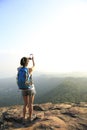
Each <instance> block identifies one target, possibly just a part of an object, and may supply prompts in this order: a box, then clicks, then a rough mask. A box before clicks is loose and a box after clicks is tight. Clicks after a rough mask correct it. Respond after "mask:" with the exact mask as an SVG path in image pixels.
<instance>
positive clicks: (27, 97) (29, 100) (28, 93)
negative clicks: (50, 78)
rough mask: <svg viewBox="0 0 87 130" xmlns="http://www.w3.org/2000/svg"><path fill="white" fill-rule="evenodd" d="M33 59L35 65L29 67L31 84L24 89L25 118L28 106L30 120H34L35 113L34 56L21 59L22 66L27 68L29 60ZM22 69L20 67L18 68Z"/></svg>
mask: <svg viewBox="0 0 87 130" xmlns="http://www.w3.org/2000/svg"><path fill="white" fill-rule="evenodd" d="M30 60H32V64H33V66H32V67H31V68H28V72H29V76H30V85H29V88H28V89H25V90H22V95H23V100H24V106H23V119H24V120H25V116H26V108H27V107H28V112H29V120H30V121H31V120H32V115H33V102H34V96H35V94H36V91H35V87H34V84H33V81H32V72H33V70H34V67H35V62H34V57H33V55H32V58H26V57H23V58H22V59H21V61H20V65H21V68H22V67H24V68H27V66H28V63H29V61H30ZM18 70H20V68H19V69H18Z"/></svg>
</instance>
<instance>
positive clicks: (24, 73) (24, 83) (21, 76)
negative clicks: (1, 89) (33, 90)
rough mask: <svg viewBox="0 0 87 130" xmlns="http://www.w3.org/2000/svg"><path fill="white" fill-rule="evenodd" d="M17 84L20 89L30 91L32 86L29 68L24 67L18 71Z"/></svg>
mask: <svg viewBox="0 0 87 130" xmlns="http://www.w3.org/2000/svg"><path fill="white" fill-rule="evenodd" d="M17 84H18V88H19V89H28V88H29V85H30V76H29V72H28V68H25V67H22V68H20V69H19V70H18V74H17Z"/></svg>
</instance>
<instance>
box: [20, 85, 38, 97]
mask: <svg viewBox="0 0 87 130" xmlns="http://www.w3.org/2000/svg"><path fill="white" fill-rule="evenodd" d="M35 94H36V90H35V86H34V84H32V85H31V86H30V87H29V88H28V89H26V90H22V96H28V95H29V96H32V95H35Z"/></svg>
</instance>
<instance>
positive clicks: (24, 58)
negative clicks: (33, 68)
mask: <svg viewBox="0 0 87 130" xmlns="http://www.w3.org/2000/svg"><path fill="white" fill-rule="evenodd" d="M26 62H27V58H26V57H23V58H22V59H21V60H20V64H21V65H22V66H23V67H24V66H25V65H26Z"/></svg>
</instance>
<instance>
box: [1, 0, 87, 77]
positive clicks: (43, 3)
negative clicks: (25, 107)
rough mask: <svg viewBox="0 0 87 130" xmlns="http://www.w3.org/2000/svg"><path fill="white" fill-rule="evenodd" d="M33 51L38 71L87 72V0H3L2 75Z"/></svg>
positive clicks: (8, 72) (15, 69) (15, 67)
mask: <svg viewBox="0 0 87 130" xmlns="http://www.w3.org/2000/svg"><path fill="white" fill-rule="evenodd" d="M30 53H33V54H34V58H35V64H36V67H35V71H38V72H45V73H53V72H57V73H66V72H87V1H86V0H73V1H72V0H61V1H60V0H0V78H1V77H9V76H15V75H16V73H17V67H18V66H20V59H21V58H22V57H24V56H26V57H29V54H30Z"/></svg>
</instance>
